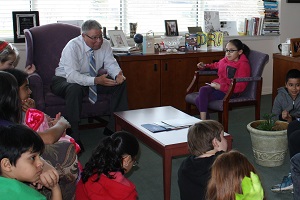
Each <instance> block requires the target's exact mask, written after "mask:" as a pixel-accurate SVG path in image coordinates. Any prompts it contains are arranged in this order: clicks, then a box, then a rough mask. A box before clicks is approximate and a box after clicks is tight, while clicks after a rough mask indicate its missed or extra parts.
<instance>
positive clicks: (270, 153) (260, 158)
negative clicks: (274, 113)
mask: <svg viewBox="0 0 300 200" xmlns="http://www.w3.org/2000/svg"><path fill="white" fill-rule="evenodd" d="M261 121H263V120H257V121H253V122H250V123H249V124H248V125H247V129H248V131H249V133H250V136H251V142H252V150H253V154H254V158H255V162H256V163H257V164H259V165H261V166H265V167H276V166H280V165H282V164H283V162H284V158H285V155H286V153H287V150H288V144H287V126H288V123H287V122H282V121H277V122H276V125H278V126H281V127H283V129H284V130H282V131H262V130H258V129H256V127H257V126H258V124H259V123H260V122H261Z"/></svg>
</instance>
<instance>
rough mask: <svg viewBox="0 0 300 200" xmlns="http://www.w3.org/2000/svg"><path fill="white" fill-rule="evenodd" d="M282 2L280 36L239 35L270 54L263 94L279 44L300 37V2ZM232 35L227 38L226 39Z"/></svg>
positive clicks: (269, 84) (23, 50)
mask: <svg viewBox="0 0 300 200" xmlns="http://www.w3.org/2000/svg"><path fill="white" fill-rule="evenodd" d="M279 3H280V5H279V6H280V12H279V16H280V33H281V35H280V36H269V37H264V36H255V37H248V36H240V37H238V38H239V39H240V40H242V41H243V42H244V43H245V44H247V45H248V46H249V47H250V49H254V50H257V51H262V52H265V53H267V54H269V56H270V60H269V63H268V64H267V65H266V67H265V69H264V72H263V89H262V93H263V94H271V93H272V77H273V53H278V52H279V51H278V48H277V46H278V44H279V43H282V42H285V41H286V38H300V23H299V22H298V20H299V19H300V12H299V10H300V3H286V0H282V1H281V0H279ZM229 39H232V37H229V38H226V39H225V42H226V40H229ZM15 46H16V47H17V48H18V49H19V51H20V56H21V59H20V61H19V64H18V66H17V68H19V69H24V67H25V63H26V48H25V44H15Z"/></svg>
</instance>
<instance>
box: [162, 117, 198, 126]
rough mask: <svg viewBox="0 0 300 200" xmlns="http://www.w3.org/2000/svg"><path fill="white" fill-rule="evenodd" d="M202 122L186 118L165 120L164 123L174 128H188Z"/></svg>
mask: <svg viewBox="0 0 300 200" xmlns="http://www.w3.org/2000/svg"><path fill="white" fill-rule="evenodd" d="M200 121H201V120H200V119H198V118H196V117H192V116H191V117H186V118H177V119H169V120H163V121H162V123H165V124H168V125H170V126H173V127H188V126H192V125H194V124H195V123H197V122H200Z"/></svg>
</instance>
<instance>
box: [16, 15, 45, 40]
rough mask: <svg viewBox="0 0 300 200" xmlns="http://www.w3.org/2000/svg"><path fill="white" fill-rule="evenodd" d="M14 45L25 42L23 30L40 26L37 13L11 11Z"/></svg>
mask: <svg viewBox="0 0 300 200" xmlns="http://www.w3.org/2000/svg"><path fill="white" fill-rule="evenodd" d="M12 18H13V31H14V43H24V42H25V34H24V30H25V29H30V28H32V27H35V26H39V25H40V21H39V11H13V12H12Z"/></svg>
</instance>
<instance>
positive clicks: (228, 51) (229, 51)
mask: <svg viewBox="0 0 300 200" xmlns="http://www.w3.org/2000/svg"><path fill="white" fill-rule="evenodd" d="M225 51H226V53H233V52H235V51H239V50H232V49H230V50H229V49H226V50H225Z"/></svg>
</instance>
